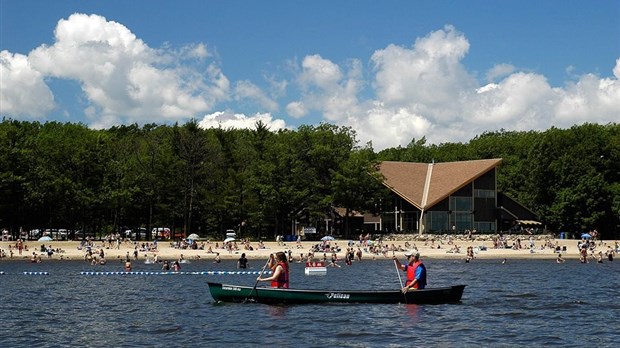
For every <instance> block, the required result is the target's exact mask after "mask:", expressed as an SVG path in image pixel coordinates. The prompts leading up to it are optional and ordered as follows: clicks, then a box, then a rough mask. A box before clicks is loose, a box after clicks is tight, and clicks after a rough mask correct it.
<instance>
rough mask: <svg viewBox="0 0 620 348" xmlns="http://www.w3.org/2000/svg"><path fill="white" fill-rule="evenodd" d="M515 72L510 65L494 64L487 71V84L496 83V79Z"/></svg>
mask: <svg viewBox="0 0 620 348" xmlns="http://www.w3.org/2000/svg"><path fill="white" fill-rule="evenodd" d="M514 71H515V67H514V66H513V65H512V64H496V65H495V66H493V67H492V68H491V69H490V70H489V71H487V74H486V78H487V81H488V82H493V81H496V80H497V79H498V78H503V77H506V76H507V75H510V74H512V73H513V72H514Z"/></svg>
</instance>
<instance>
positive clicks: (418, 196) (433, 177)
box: [379, 159, 502, 210]
mask: <svg viewBox="0 0 620 348" xmlns="http://www.w3.org/2000/svg"><path fill="white" fill-rule="evenodd" d="M501 161H502V160H501V159H485V160H476V161H460V162H444V163H434V164H429V163H413V162H393V161H384V162H382V163H381V165H380V167H379V170H380V171H381V174H383V176H384V177H385V181H384V182H383V184H384V185H385V186H387V187H388V188H390V189H391V190H392V191H393V192H394V193H396V194H397V195H399V196H400V197H401V198H403V199H404V200H406V201H407V202H409V203H411V204H413V205H414V206H415V207H417V208H418V209H420V210H422V209H428V208H430V207H432V206H433V205H435V204H437V203H439V202H440V201H442V200H443V199H445V198H446V197H448V196H450V195H451V194H452V193H454V192H456V191H458V190H460V189H461V188H462V187H463V186H465V185H467V184H469V183H470V182H472V181H473V180H476V179H477V178H478V177H480V176H482V175H484V174H485V173H486V172H488V171H489V170H491V169H493V168H495V167H497V166H498V165H499V164H500V163H501ZM426 185H428V190H427V192H426V197H425V187H426Z"/></svg>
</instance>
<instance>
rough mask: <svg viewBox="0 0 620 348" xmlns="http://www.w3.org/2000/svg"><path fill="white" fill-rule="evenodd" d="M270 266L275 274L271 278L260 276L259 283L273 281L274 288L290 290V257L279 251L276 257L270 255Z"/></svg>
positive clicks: (257, 279)
mask: <svg viewBox="0 0 620 348" xmlns="http://www.w3.org/2000/svg"><path fill="white" fill-rule="evenodd" d="M268 266H269V268H270V269H272V270H273V274H272V275H271V277H268V278H263V277H262V276H259V277H258V278H256V281H258V282H265V281H271V287H272V288H284V289H288V286H289V271H288V270H289V268H288V257H287V256H286V254H285V253H283V252H281V251H278V252H277V253H276V257H275V258H274V257H273V254H272V255H269V262H268Z"/></svg>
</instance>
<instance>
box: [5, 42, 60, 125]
mask: <svg viewBox="0 0 620 348" xmlns="http://www.w3.org/2000/svg"><path fill="white" fill-rule="evenodd" d="M53 108H54V96H53V95H52V92H51V91H50V90H49V88H48V87H47V85H46V84H45V82H44V81H43V75H41V73H39V72H38V71H36V70H34V69H32V66H30V64H29V63H28V58H27V57H26V56H24V55H21V54H11V53H10V52H8V51H2V52H0V115H26V116H27V117H28V116H29V117H36V115H42V114H44V113H46V112H49V111H51V110H52V109H53Z"/></svg>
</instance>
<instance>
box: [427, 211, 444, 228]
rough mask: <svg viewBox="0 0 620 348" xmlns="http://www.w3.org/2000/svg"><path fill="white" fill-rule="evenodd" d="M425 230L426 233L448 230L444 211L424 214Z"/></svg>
mask: <svg viewBox="0 0 620 348" xmlns="http://www.w3.org/2000/svg"><path fill="white" fill-rule="evenodd" d="M426 225H427V226H426V228H427V230H428V232H441V231H447V230H448V214H446V212H445V211H429V212H427V213H426Z"/></svg>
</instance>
